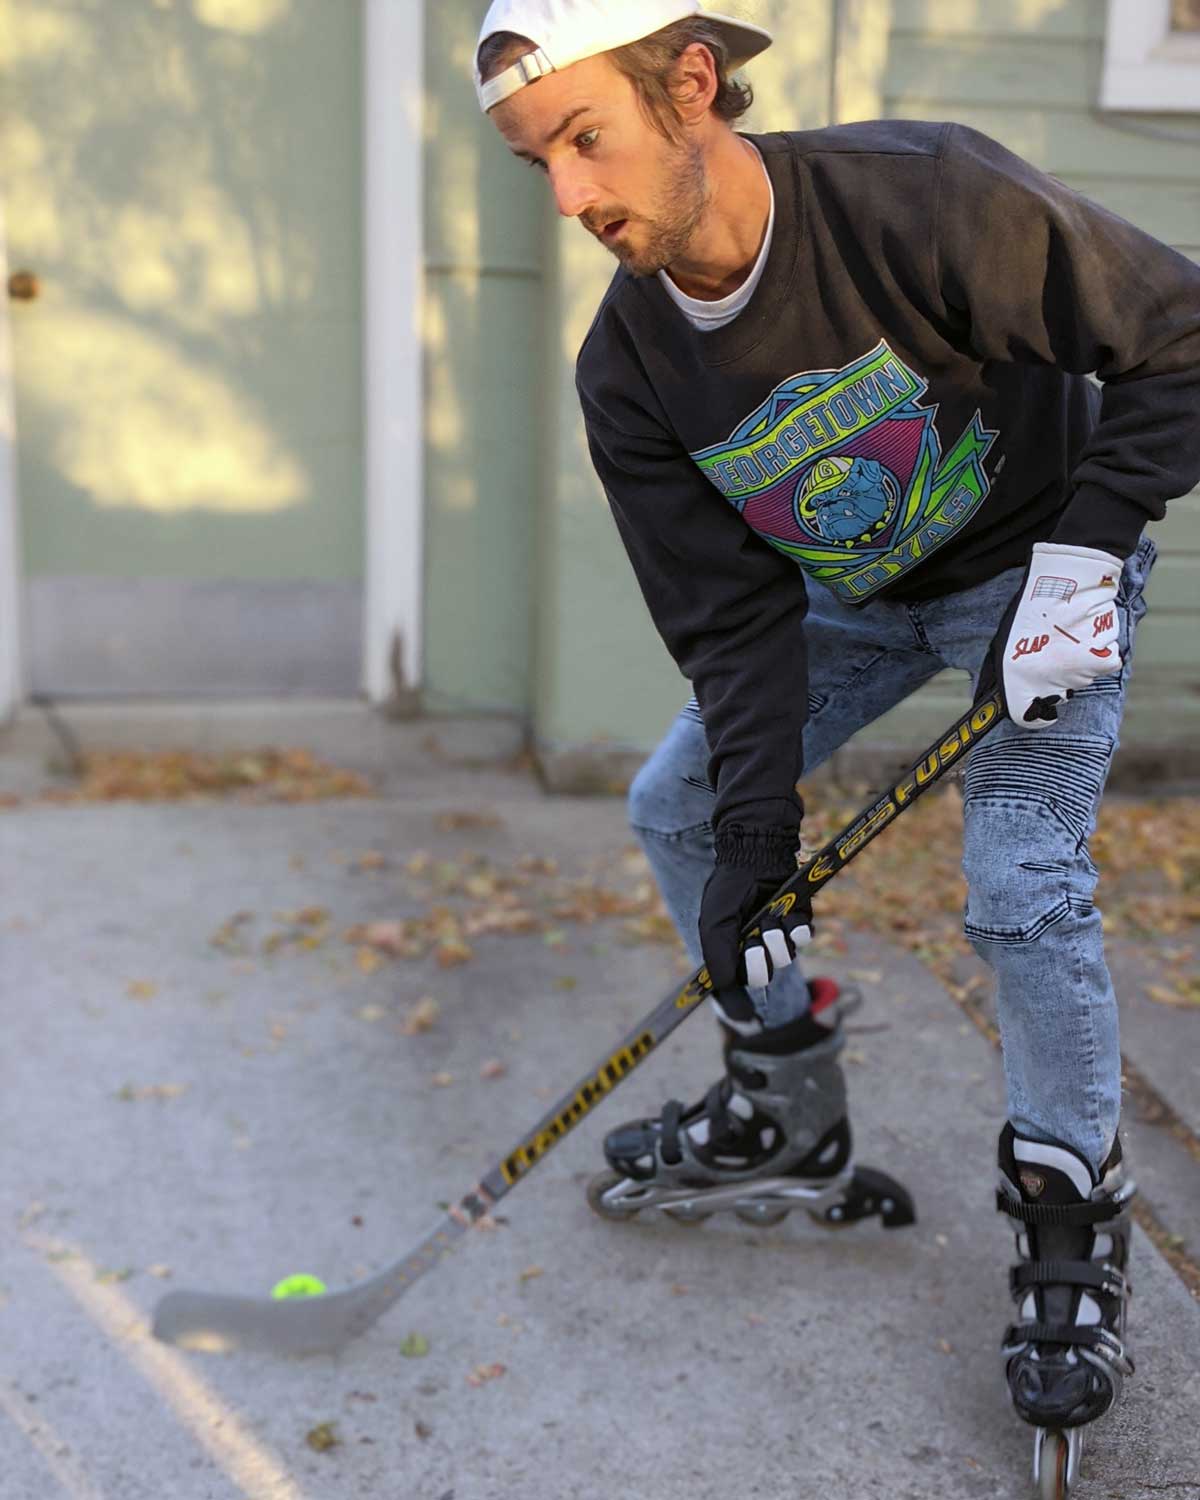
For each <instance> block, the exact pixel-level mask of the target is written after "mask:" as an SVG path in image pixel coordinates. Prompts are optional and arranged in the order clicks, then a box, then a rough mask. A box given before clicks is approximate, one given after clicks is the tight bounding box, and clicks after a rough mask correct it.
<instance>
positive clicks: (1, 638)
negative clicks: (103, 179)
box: [0, 197, 25, 723]
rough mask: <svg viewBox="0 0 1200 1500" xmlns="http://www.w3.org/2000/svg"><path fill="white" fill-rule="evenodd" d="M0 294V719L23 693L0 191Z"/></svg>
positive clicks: (18, 541)
mask: <svg viewBox="0 0 1200 1500" xmlns="http://www.w3.org/2000/svg"><path fill="white" fill-rule="evenodd" d="M0 298H2V301H0V723H3V722H4V721H5V720H6V719H8V718H9V717H11V715H12V714H13V713H14V712H15V711H16V709H17V707H18V706H19V705H20V703H21V702H22V701H23V700H24V698H25V669H24V644H25V643H24V640H23V638H22V631H21V533H20V522H19V516H18V510H17V417H16V395H15V392H14V388H13V347H12V331H11V329H10V327H9V313H8V249H7V238H6V235H5V227H4V200H3V197H0Z"/></svg>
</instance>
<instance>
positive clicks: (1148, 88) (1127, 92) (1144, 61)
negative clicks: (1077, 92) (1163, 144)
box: [1100, 0, 1200, 114]
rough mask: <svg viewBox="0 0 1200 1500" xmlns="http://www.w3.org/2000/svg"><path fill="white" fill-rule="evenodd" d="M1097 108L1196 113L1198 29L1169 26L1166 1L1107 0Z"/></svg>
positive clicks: (1198, 105) (1199, 65)
mask: <svg viewBox="0 0 1200 1500" xmlns="http://www.w3.org/2000/svg"><path fill="white" fill-rule="evenodd" d="M1100 108H1101V109H1132V110H1139V111H1144V112H1147V113H1148V112H1150V111H1158V112H1160V113H1162V112H1166V113H1183V114H1197V113H1200V33H1197V32H1191V33H1182V32H1174V33H1173V32H1172V31H1171V0H1108V27H1107V32H1106V36H1105V44H1104V73H1103V76H1102V78H1101V81H1100Z"/></svg>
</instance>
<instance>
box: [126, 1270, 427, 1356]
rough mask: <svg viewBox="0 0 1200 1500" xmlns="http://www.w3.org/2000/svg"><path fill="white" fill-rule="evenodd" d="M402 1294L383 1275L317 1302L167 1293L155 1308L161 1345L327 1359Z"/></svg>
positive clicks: (391, 1278)
mask: <svg viewBox="0 0 1200 1500" xmlns="http://www.w3.org/2000/svg"><path fill="white" fill-rule="evenodd" d="M404 1290H405V1287H404V1284H403V1283H398V1282H397V1281H396V1278H395V1277H394V1276H393V1275H392V1274H390V1273H388V1272H385V1273H384V1274H383V1275H381V1276H377V1277H374V1278H373V1279H372V1280H370V1281H365V1282H363V1283H362V1285H361V1286H354V1287H348V1288H346V1290H344V1291H340V1292H324V1293H322V1294H321V1295H320V1296H316V1297H285V1298H279V1299H276V1298H271V1297H238V1296H225V1295H222V1294H221V1293H219V1292H192V1291H177V1292H168V1293H167V1295H166V1296H165V1297H163V1298H162V1299H161V1301H160V1302H159V1303H158V1305H157V1307H156V1308H155V1309H154V1322H153V1325H152V1327H153V1333H154V1337H155V1338H156V1339H159V1340H161V1341H162V1342H163V1343H164V1344H174V1345H176V1346H177V1347H179V1348H183V1349H194V1350H199V1351H201V1352H204V1353H212V1354H226V1353H231V1352H233V1351H235V1350H239V1349H263V1350H266V1351H267V1352H269V1353H272V1354H290V1355H301V1354H330V1353H333V1352H335V1351H336V1350H338V1349H341V1348H342V1347H343V1346H344V1345H346V1344H348V1343H349V1342H350V1340H351V1339H355V1338H357V1337H358V1336H359V1335H360V1334H362V1333H364V1332H365V1331H366V1330H367V1329H368V1328H369V1327H370V1326H371V1325H372V1324H373V1323H375V1322H376V1321H377V1320H378V1319H379V1318H380V1317H382V1315H383V1314H384V1313H385V1312H386V1311H387V1310H388V1308H389V1307H391V1305H392V1304H393V1303H394V1302H395V1301H396V1300H397V1298H398V1297H399V1296H400V1295H401V1293H402V1292H403V1291H404Z"/></svg>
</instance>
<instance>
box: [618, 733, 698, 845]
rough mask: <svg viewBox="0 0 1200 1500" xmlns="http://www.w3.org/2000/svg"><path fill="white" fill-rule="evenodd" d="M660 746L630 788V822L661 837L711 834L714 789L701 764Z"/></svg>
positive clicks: (635, 826) (640, 831)
mask: <svg viewBox="0 0 1200 1500" xmlns="http://www.w3.org/2000/svg"><path fill="white" fill-rule="evenodd" d="M669 748H670V747H669V745H666V744H665V745H663V746H661V747H660V751H666V752H667V753H660V751H656V752H655V753H654V754H653V755H652V756H651V757H650V759H649V760H648V761H647V762H646V763H645V765H644V766H642V768H641V770H640V771H638V773H637V775H636V776H635V777H634V778H633V781H632V783H631V785H630V788H629V796H628V800H627V809H628V813H629V822H630V825H631V826H632V827H633V828H634V830H635V831H636V832H637V833H638V834H649V835H657V836H658V837H660V838H667V839H676V838H682V837H683V836H684V835H686V834H689V833H693V832H695V833H703V834H709V835H711V831H712V822H711V819H712V806H713V802H714V800H715V795H716V794H715V793H714V792H713V790H712V788H711V787H710V786H709V784H708V781H707V778H706V776H705V774H704V771H703V769H702V768H695V769H690V768H689V766H688V765H687V763H686V762H685V763H682V764H681V762H680V758H679V757H678V756H676V755H673V754H671V753H669Z"/></svg>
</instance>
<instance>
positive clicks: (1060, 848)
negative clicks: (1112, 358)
mask: <svg viewBox="0 0 1200 1500" xmlns="http://www.w3.org/2000/svg"><path fill="white" fill-rule="evenodd" d="M1154 558H1155V548H1154V544H1153V543H1152V542H1150V541H1148V540H1145V539H1143V540H1142V542H1141V543H1140V545H1139V546H1138V549H1137V551H1136V552H1135V554H1134V555H1133V557H1131V558H1130V559H1129V561H1128V562H1127V563H1126V565H1125V569H1124V572H1123V574H1122V577H1121V584H1120V590H1119V592H1118V596H1117V604H1118V609H1119V614H1120V621H1121V654H1122V657H1123V658H1124V666H1123V668H1122V670H1121V673H1120V675H1119V676H1114V677H1106V678H1103V679H1101V680H1099V681H1097V682H1095V683H1093V684H1092V685H1091V686H1090V687H1088V688H1085V689H1084V690H1083V691H1082V692H1078V693H1076V694H1075V696H1074V697H1073V698H1072V699H1071V700H1070V701H1069V702H1068V703H1066V704H1063V705H1060V707H1059V717H1058V722H1057V723H1056V724H1053V725H1049V726H1047V727H1046V728H1044V729H1037V730H1029V729H1023V728H1020V727H1018V726H1017V725H1015V724H1013V723H1010V722H1009V721H1007V720H1006V721H1005V722H1004V723H1003V724H1002V725H1000V726H999V727H998V728H997V729H995V730H993V731H992V733H991V734H990V735H989V736H988V737H987V739H986V740H984V741H983V743H982V744H980V745H978V746H977V747H976V749H975V750H974V751H972V753H971V755H970V756H969V757H968V759H967V761H966V763H965V769H964V785H963V804H964V817H965V831H964V852H963V868H964V870H965V871H966V876H967V883H968V897H967V907H966V914H965V928H966V934H967V937H968V938H969V939H970V941H971V943H972V945H973V947H974V948H975V950H976V952H977V953H979V954H980V955H981V956H982V957H983V958H984V959H986V960H987V962H988V963H989V964H990V965H991V966H992V968H993V969H994V970H995V973H996V978H997V985H998V989H997V1009H998V1013H999V1021H1000V1033H1001V1040H1002V1043H1003V1048H1004V1070H1005V1079H1006V1083H1007V1089H1008V1113H1009V1118H1010V1119H1011V1120H1012V1122H1013V1125H1014V1126H1015V1127H1016V1129H1017V1130H1018V1131H1020V1132H1021V1133H1022V1134H1024V1135H1027V1136H1031V1137H1034V1138H1040V1139H1049V1140H1057V1141H1064V1142H1066V1144H1068V1145H1070V1146H1073V1147H1074V1148H1075V1149H1076V1150H1077V1151H1079V1152H1080V1153H1081V1154H1082V1155H1083V1156H1085V1157H1086V1158H1087V1159H1088V1160H1089V1161H1090V1162H1091V1163H1092V1164H1093V1166H1099V1165H1100V1163H1101V1162H1102V1161H1103V1160H1104V1158H1105V1157H1106V1156H1107V1154H1108V1151H1109V1149H1110V1148H1111V1146H1112V1142H1113V1137H1114V1136H1115V1134H1116V1130H1117V1123H1118V1117H1119V1113H1120V1106H1121V1058H1120V1050H1119V1043H1118V1035H1117V1003H1116V997H1115V996H1114V994H1113V988H1112V982H1111V980H1110V978H1109V974H1108V968H1107V965H1106V964H1105V962H1104V945H1103V941H1102V938H1101V931H1100V913H1099V912H1098V911H1097V909H1096V907H1095V905H1094V904H1093V901H1092V896H1093V892H1094V890H1095V885H1096V878H1097V870H1096V867H1095V865H1094V864H1093V863H1092V860H1091V857H1090V855H1089V853H1088V839H1089V837H1090V835H1091V833H1092V831H1093V829H1094V828H1095V823H1096V812H1097V809H1098V807H1099V802H1100V796H1101V793H1102V791H1103V788H1104V782H1105V778H1106V777H1107V775H1108V768H1109V765H1110V764H1111V762H1112V757H1113V752H1114V751H1115V750H1116V747H1117V733H1118V730H1119V728H1120V723H1121V713H1122V709H1123V707H1124V703H1125V693H1126V688H1127V686H1128V682H1129V673H1130V665H1131V659H1132V650H1133V636H1134V631H1135V629H1136V626H1137V622H1138V621H1139V620H1140V619H1141V617H1142V615H1143V614H1144V613H1145V610H1146V606H1145V602H1144V600H1143V597H1142V590H1143V586H1144V584H1145V582H1146V578H1147V576H1148V574H1149V572H1150V569H1151V567H1152V566H1153V563H1154ZM1022 577H1023V570H1022V569H1020V568H1017V569H1012V570H1010V571H1008V572H1005V573H1001V574H1000V575H999V576H998V577H996V578H992V579H990V580H989V581H988V582H986V583H982V584H979V585H978V586H976V587H974V588H971V589H965V590H963V591H962V592H961V593H957V594H949V595H947V596H946V597H944V598H941V599H931V600H928V601H927V602H924V603H921V604H891V603H888V602H887V601H886V600H876V601H875V602H874V603H872V604H869V605H867V606H866V607H865V608H863V609H861V610H855V609H851V608H850V607H849V606H848V605H845V604H843V603H841V602H840V601H839V600H838V599H837V598H836V597H835V596H834V595H833V594H831V593H830V592H829V590H828V589H825V588H823V587H822V586H821V585H819V584H815V583H809V585H808V589H809V598H810V610H809V615H808V619H807V622H806V624H807V637H808V652H809V686H808V697H809V719H808V724H807V727H806V728H805V731H804V766H805V769H806V771H812V770H814V769H815V768H816V767H817V766H819V765H820V764H821V762H822V761H824V760H826V759H827V758H828V757H829V756H830V755H832V754H833V752H834V751H835V750H837V749H838V748H839V747H840V746H841V745H843V744H845V742H846V741H847V740H848V739H849V738H850V736H851V735H853V734H854V733H855V732H856V731H857V730H859V729H861V728H862V727H863V725H865V724H869V723H871V721H872V720H874V719H877V718H878V717H879V716H880V715H881V714H883V713H885V712H886V711H887V710H888V709H889V708H892V707H894V706H895V705H896V704H897V703H899V702H900V701H901V700H902V699H904V698H906V697H908V695H909V694H910V693H912V692H913V691H914V690H915V689H916V688H919V687H920V686H921V685H922V683H924V682H927V681H928V680H929V679H930V678H931V677H933V676H935V675H936V674H937V673H938V672H940V671H941V670H942V669H943V668H944V667H957V668H961V669H965V670H966V671H968V672H970V674H971V678H972V681H973V682H976V681H977V680H978V675H979V671H980V668H981V666H982V663H983V661H984V658H985V656H986V654H987V650H988V647H989V645H990V643H991V640H992V637H993V635H994V634H995V632H996V629H997V626H998V624H999V621H1000V618H1001V616H1002V615H1003V613H1004V610H1005V608H1006V607H1007V605H1008V604H1009V602H1010V600H1011V599H1012V596H1013V594H1014V593H1015V592H1016V590H1017V589H1018V588H1019V587H1020V584H1021V581H1022ZM964 707H965V705H964ZM943 727H944V726H942V725H940V724H931V725H930V726H929V736H928V738H929V739H930V740H933V739H934V737H935V736H936V734H937V733H938V731H939V730H940V729H941V728H943ZM922 748H923V747H922V746H919V745H914V746H913V755H914V758H915V757H916V755H917V754H918V753H919V752H920V750H921V749H922ZM708 759H709V750H708V744H707V742H706V740H705V736H704V726H703V723H702V721H701V718H700V711H699V708H698V707H697V705H696V701H695V699H693V700H692V701H691V702H690V703H689V704H688V705H687V706H686V707H685V708H684V709H683V710H682V712H681V713H680V714H679V716H678V717H677V718H676V720H675V722H674V724H673V725H672V726H671V728H670V730H669V731H668V733H667V736H666V738H665V739H664V740H663V742H662V744H661V745H659V747H658V749H657V750H655V752H654V753H653V755H651V757H650V759H649V760H648V761H647V762H646V764H645V765H644V766H643V767H642V769H641V770H640V771H639V772H638V775H637V776H636V778H635V779H634V783H633V786H632V788H631V790H630V797H629V807H630V821H631V823H632V825H633V829H634V831H635V833H636V834H637V836H638V838H639V840H640V841H641V844H642V847H643V848H644V849H645V851H646V854H647V856H648V858H649V860H650V864H651V866H652V868H653V871H654V875H655V878H656V879H657V881H658V885H659V889H660V890H661V891H662V894H663V899H664V901H665V902H666V905H667V908H668V910H669V911H670V913H671V917H672V920H673V921H674V923H675V925H676V927H677V928H678V930H679V933H680V935H681V936H682V938H683V940H684V943H685V944H686V946H687V949H688V952H689V953H690V954H691V956H692V958H693V960H694V961H695V962H696V963H697V964H698V963H699V962H700V961H701V959H700V947H699V940H698V936H697V922H698V918H699V912H700V897H701V894H702V892H703V890H704V884H705V881H706V880H707V879H708V875H709V872H710V870H711V869H712V866H713V840H712V825H711V822H710V817H711V812H712V805H713V789H712V786H711V785H710V783H709V781H708ZM868 858H869V856H868ZM919 899H920V897H919V893H916V892H914V900H915V901H919ZM817 920H818V922H819V921H820V902H819V900H818V907H817ZM750 994H751V998H752V999H753V1001H754V1004H755V1007H756V1009H757V1010H758V1012H759V1014H760V1015H761V1016H762V1018H763V1020H764V1021H765V1023H766V1024H767V1025H768V1026H780V1025H783V1024H784V1023H785V1022H786V1021H790V1020H792V1019H794V1018H795V1017H796V1016H798V1015H800V1014H802V1013H803V1011H804V1010H805V1008H806V1007H807V1004H808V990H807V987H806V983H805V976H804V974H803V972H802V968H801V965H800V964H798V963H797V964H793V965H792V966H791V967H790V968H788V969H784V970H783V971H782V972H781V973H780V974H779V975H778V976H777V977H776V978H775V979H774V980H772V982H771V984H770V985H769V986H768V987H767V988H766V989H765V990H752V991H751V992H750Z"/></svg>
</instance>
